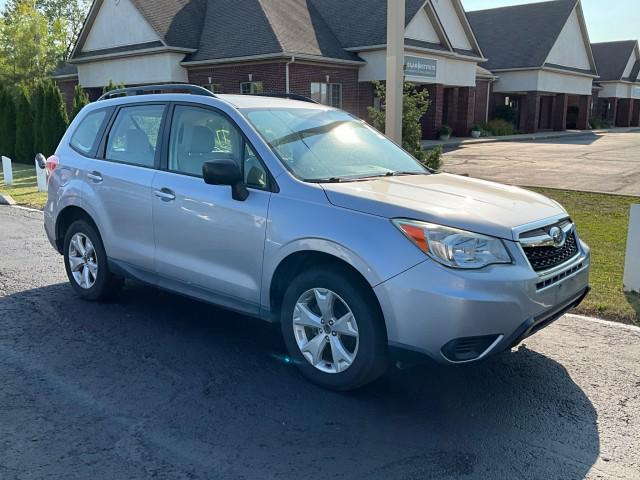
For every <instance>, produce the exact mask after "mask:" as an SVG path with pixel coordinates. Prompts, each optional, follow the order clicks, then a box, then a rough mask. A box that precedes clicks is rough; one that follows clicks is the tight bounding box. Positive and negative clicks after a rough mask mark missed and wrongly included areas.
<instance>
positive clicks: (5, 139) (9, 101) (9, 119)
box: [0, 88, 16, 159]
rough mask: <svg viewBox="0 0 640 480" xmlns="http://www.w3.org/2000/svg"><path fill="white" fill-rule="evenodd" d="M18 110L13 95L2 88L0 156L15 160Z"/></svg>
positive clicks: (0, 102) (0, 99)
mask: <svg viewBox="0 0 640 480" xmlns="http://www.w3.org/2000/svg"><path fill="white" fill-rule="evenodd" d="M15 146H16V108H15V104H14V101H13V95H12V93H11V92H10V91H9V90H7V89H5V88H0V155H2V156H5V157H9V158H11V159H15V157H16V155H15Z"/></svg>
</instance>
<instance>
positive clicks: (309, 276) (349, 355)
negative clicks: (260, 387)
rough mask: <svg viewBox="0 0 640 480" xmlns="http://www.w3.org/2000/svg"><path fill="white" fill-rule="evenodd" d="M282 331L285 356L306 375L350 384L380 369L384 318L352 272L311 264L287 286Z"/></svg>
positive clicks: (333, 384) (336, 385) (341, 386)
mask: <svg viewBox="0 0 640 480" xmlns="http://www.w3.org/2000/svg"><path fill="white" fill-rule="evenodd" d="M281 325H282V334H283V336H284V340H285V343H286V345H287V348H288V350H289V353H290V355H291V357H292V358H293V359H294V362H295V363H296V365H297V366H298V367H299V369H300V371H301V372H302V373H303V374H304V375H305V376H306V377H307V378H309V379H310V380H311V381H313V382H315V383H317V384H319V385H321V386H323V387H325V388H330V389H333V390H352V389H355V388H358V387H361V386H363V385H365V384H366V383H369V382H371V381H372V380H374V379H376V378H377V377H379V376H380V375H382V373H384V371H385V369H386V367H387V362H388V360H387V356H388V352H387V344H386V334H385V328H384V322H383V319H382V316H381V314H380V311H379V308H378V306H377V303H376V300H375V297H374V294H373V292H372V291H371V289H370V287H368V286H367V285H364V284H363V282H362V281H361V280H360V279H359V278H357V276H355V275H354V274H352V273H351V272H348V271H341V270H340V269H328V268H317V269H312V270H309V271H307V272H304V273H302V274H301V275H299V276H298V277H297V278H295V279H294V280H293V282H292V283H291V285H290V286H289V288H288V289H287V291H286V293H285V295H284V300H283V304H282V309H281Z"/></svg>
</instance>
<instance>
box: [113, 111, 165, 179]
mask: <svg viewBox="0 0 640 480" xmlns="http://www.w3.org/2000/svg"><path fill="white" fill-rule="evenodd" d="M164 111H165V105H135V106H131V107H124V108H121V109H120V111H119V112H118V116H117V118H116V120H115V121H114V122H113V126H112V127H111V131H110V132H109V137H108V140H107V149H106V152H105V158H106V159H107V160H110V161H113V162H119V163H127V164H130V165H137V166H140V167H154V166H155V164H156V152H157V151H158V145H159V138H160V127H161V125H162V118H163V116H164Z"/></svg>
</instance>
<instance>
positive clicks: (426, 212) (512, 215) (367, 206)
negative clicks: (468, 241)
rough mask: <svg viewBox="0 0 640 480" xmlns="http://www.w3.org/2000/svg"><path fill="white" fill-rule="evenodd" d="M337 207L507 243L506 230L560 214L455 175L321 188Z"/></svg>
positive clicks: (548, 203) (506, 189) (519, 192)
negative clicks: (442, 227)
mask: <svg viewBox="0 0 640 480" xmlns="http://www.w3.org/2000/svg"><path fill="white" fill-rule="evenodd" d="M322 187H323V188H324V190H325V192H326V194H327V197H328V199H329V201H330V202H331V203H332V204H333V205H336V206H338V207H342V208H348V209H350V210H356V211H358V212H362V213H368V214H371V215H378V216H381V217H386V218H409V219H412V220H421V221H425V222H431V223H436V224H440V225H445V226H449V227H454V228H460V229H463V230H468V231H472V232H476V233H482V234H485V235H491V236H494V237H500V238H505V239H509V240H512V239H513V232H512V229H513V228H515V227H519V226H522V225H525V224H528V223H532V222H536V221H540V220H544V219H546V218H550V217H553V216H557V215H561V214H565V213H566V211H565V210H564V209H563V208H562V207H561V206H560V205H559V204H558V203H556V202H554V201H553V200H551V199H549V198H547V197H545V196H543V195H539V194H537V193H533V192H530V191H527V190H523V189H521V188H517V187H510V186H507V185H501V184H498V183H493V182H487V181H485V180H477V179H473V178H467V177H460V176H457V175H449V174H444V173H443V174H437V175H415V176H402V177H388V178H380V179H373V180H367V181H363V182H350V183H330V184H323V185H322Z"/></svg>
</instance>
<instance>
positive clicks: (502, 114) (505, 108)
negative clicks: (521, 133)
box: [493, 105, 516, 124]
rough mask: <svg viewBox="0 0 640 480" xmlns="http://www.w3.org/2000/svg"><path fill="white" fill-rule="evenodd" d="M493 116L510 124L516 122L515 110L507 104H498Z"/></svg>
mask: <svg viewBox="0 0 640 480" xmlns="http://www.w3.org/2000/svg"><path fill="white" fill-rule="evenodd" d="M493 116H494V117H495V118H499V119H501V120H505V121H507V122H509V123H511V124H515V123H516V110H515V108H513V107H510V106H509V105H498V106H497V107H496V110H495V113H494V115H493Z"/></svg>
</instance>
